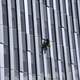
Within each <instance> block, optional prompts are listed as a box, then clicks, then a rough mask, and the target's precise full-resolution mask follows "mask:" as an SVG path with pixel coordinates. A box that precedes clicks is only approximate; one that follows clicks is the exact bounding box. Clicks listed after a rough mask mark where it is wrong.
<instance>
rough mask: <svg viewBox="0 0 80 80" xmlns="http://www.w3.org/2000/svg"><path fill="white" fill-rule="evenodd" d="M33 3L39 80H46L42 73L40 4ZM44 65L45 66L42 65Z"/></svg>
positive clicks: (34, 0) (34, 1)
mask: <svg viewBox="0 0 80 80" xmlns="http://www.w3.org/2000/svg"><path fill="white" fill-rule="evenodd" d="M32 1H33V18H34V26H35V27H34V34H35V47H36V62H37V79H38V80H44V76H43V74H42V73H41V64H40V62H41V60H40V55H41V56H42V53H41V34H40V33H41V32H40V27H41V26H40V15H39V5H38V4H39V2H38V1H36V0H32ZM42 65H43V64H42Z"/></svg>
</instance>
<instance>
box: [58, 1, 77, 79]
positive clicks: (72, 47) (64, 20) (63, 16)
mask: <svg viewBox="0 0 80 80" xmlns="http://www.w3.org/2000/svg"><path fill="white" fill-rule="evenodd" d="M60 6H61V20H62V27H64V28H66V29H69V30H68V32H69V42H70V52H71V53H70V54H71V63H72V64H71V66H72V72H73V77H74V78H73V79H74V80H76V79H78V75H77V73H76V71H77V70H76V69H75V67H77V64H76V63H77V62H76V50H75V41H74V33H73V23H72V17H71V16H69V15H67V14H66V6H65V1H64V0H60ZM69 9H71V7H69V8H68V10H69ZM69 11H70V10H69ZM70 12H71V11H70ZM67 19H68V25H67ZM67 27H68V28H67ZM74 55H75V56H74Z"/></svg>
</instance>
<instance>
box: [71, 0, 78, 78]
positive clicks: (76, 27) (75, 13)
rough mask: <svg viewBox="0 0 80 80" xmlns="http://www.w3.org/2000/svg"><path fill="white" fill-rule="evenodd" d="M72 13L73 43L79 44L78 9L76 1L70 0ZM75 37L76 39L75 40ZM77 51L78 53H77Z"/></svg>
mask: <svg viewBox="0 0 80 80" xmlns="http://www.w3.org/2000/svg"><path fill="white" fill-rule="evenodd" d="M72 11H73V24H74V35H75V42H76V40H77V43H78V44H79V43H80V41H79V40H78V39H79V37H78V36H79V35H80V32H79V29H80V25H79V19H78V18H79V17H78V9H77V0H72ZM76 36H77V38H76ZM77 43H76V54H77V62H78V71H79V79H80V61H79V60H80V57H79V55H80V47H79V46H78V45H77ZM77 50H78V51H77Z"/></svg>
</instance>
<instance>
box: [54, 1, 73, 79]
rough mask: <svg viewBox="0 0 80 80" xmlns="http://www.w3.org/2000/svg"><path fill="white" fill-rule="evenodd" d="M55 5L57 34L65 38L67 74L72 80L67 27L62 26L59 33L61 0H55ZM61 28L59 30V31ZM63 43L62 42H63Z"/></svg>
mask: <svg viewBox="0 0 80 80" xmlns="http://www.w3.org/2000/svg"><path fill="white" fill-rule="evenodd" d="M53 7H54V11H55V26H56V35H59V36H58V37H57V39H58V40H60V39H61V38H59V37H60V36H61V35H62V39H61V40H63V48H64V57H65V66H66V76H67V79H68V80H72V70H71V65H70V51H69V43H68V35H67V30H66V28H64V27H62V34H61V35H60V34H58V33H59V31H61V19H60V8H59V0H56V1H55V0H54V1H53ZM58 30H59V31H58ZM61 44H62V43H61Z"/></svg>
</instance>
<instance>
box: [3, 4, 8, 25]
mask: <svg viewBox="0 0 80 80" xmlns="http://www.w3.org/2000/svg"><path fill="white" fill-rule="evenodd" d="M2 8H3V25H6V26H7V11H6V5H2Z"/></svg>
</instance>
